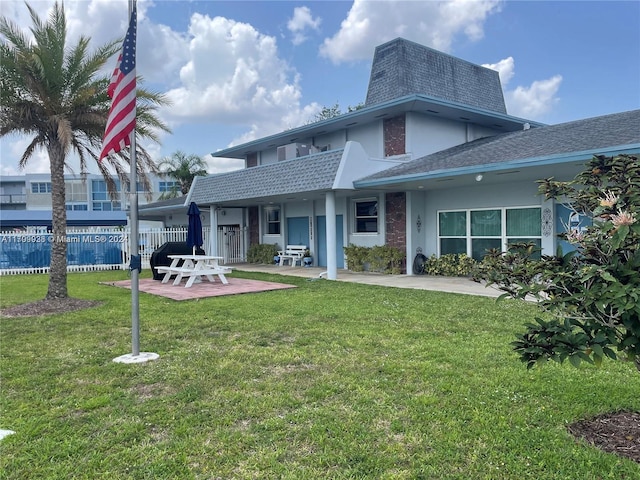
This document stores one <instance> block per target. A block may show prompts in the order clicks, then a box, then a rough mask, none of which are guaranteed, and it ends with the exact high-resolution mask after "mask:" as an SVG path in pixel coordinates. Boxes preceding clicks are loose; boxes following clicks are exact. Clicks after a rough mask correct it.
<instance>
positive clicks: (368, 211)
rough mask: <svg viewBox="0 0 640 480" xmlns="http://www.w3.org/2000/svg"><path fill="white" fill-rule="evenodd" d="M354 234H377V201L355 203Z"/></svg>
mask: <svg viewBox="0 0 640 480" xmlns="http://www.w3.org/2000/svg"><path fill="white" fill-rule="evenodd" d="M354 230H355V232H356V233H378V201H377V200H359V201H356V202H355V228H354Z"/></svg>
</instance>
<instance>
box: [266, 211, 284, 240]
mask: <svg viewBox="0 0 640 480" xmlns="http://www.w3.org/2000/svg"><path fill="white" fill-rule="evenodd" d="M265 212H266V227H267V231H266V233H267V235H280V209H279V208H268V209H267V210H266V211H265Z"/></svg>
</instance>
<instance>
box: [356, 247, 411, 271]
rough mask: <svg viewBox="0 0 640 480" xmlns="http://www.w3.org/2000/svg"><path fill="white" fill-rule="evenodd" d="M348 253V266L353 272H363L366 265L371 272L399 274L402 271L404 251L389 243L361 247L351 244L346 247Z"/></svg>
mask: <svg viewBox="0 0 640 480" xmlns="http://www.w3.org/2000/svg"><path fill="white" fill-rule="evenodd" d="M344 252H345V254H346V255H347V268H348V269H349V270H351V271H352V272H362V271H364V270H365V266H367V265H368V269H369V271H371V272H382V273H391V274H399V273H401V271H402V264H403V261H404V258H405V256H404V252H403V251H402V250H401V249H399V248H396V247H391V246H389V245H375V246H373V247H361V246H359V245H353V244H349V246H347V247H344Z"/></svg>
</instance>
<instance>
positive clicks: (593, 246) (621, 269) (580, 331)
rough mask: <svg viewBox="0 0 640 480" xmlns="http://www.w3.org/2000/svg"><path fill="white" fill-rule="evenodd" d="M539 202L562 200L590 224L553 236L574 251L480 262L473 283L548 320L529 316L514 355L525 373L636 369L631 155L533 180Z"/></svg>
mask: <svg viewBox="0 0 640 480" xmlns="http://www.w3.org/2000/svg"><path fill="white" fill-rule="evenodd" d="M538 183H539V184H540V188H539V192H540V193H541V194H544V195H545V197H546V198H547V199H555V200H558V201H562V202H566V203H568V204H569V207H570V208H572V209H573V210H574V211H575V212H576V213H579V214H581V215H585V216H588V217H590V218H592V219H593V225H591V226H588V227H585V228H583V229H580V230H569V231H568V232H566V233H563V234H561V235H560V236H561V238H564V239H565V240H566V241H568V242H569V243H571V244H572V245H573V247H574V248H575V250H574V251H571V252H569V253H566V254H564V253H563V252H562V249H560V248H558V251H557V252H556V255H552V256H549V255H542V256H541V257H539V259H538V258H536V255H537V254H539V249H538V248H537V247H535V246H534V245H524V244H520V245H514V246H513V247H512V248H510V249H509V250H508V251H507V252H504V253H502V252H491V253H490V254H489V255H487V256H486V257H485V259H484V260H483V262H482V264H481V265H480V268H479V269H478V274H477V277H478V278H481V279H484V280H487V281H488V282H489V283H490V284H495V285H497V286H498V287H499V288H500V289H501V290H503V291H504V292H505V295H503V296H510V297H514V298H522V299H523V298H525V297H526V298H529V299H533V300H536V301H537V302H538V305H539V306H540V307H541V309H542V310H543V311H545V312H546V313H548V314H549V316H548V317H545V318H544V319H542V318H536V321H535V323H530V324H527V325H526V332H525V333H524V334H522V335H519V336H518V337H517V341H515V342H514V349H515V350H516V351H517V352H518V353H519V355H520V358H521V360H522V361H523V362H526V363H527V366H528V367H532V366H534V365H535V364H537V363H539V362H543V361H546V360H549V359H550V360H555V361H558V362H563V361H564V360H567V359H568V360H569V361H570V362H571V363H572V364H573V365H575V366H577V365H579V364H580V362H581V361H586V362H589V363H595V364H596V365H598V364H600V362H602V360H603V358H604V357H609V358H613V359H615V358H618V357H619V356H622V357H623V358H628V359H629V360H634V361H635V364H636V366H637V367H638V369H639V370H640V274H639V273H638V272H639V271H640V162H639V161H638V157H637V156H635V155H620V156H616V157H605V156H600V155H598V156H595V157H594V158H593V159H592V160H591V161H590V162H588V164H587V168H586V170H585V171H584V172H582V173H581V174H579V175H578V176H577V177H576V178H575V179H574V180H572V181H570V182H559V181H555V180H554V179H552V178H548V179H544V180H540V181H539V182H538Z"/></svg>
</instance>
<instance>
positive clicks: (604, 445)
mask: <svg viewBox="0 0 640 480" xmlns="http://www.w3.org/2000/svg"><path fill="white" fill-rule="evenodd" d="M569 433H571V434H572V435H573V436H575V437H577V438H581V439H583V440H585V441H586V442H588V443H590V444H592V445H593V446H595V447H597V448H599V449H601V450H604V451H605V452H609V453H615V454H617V455H620V456H621V457H626V458H630V459H631V460H633V461H635V462H638V463H640V413H638V412H616V413H607V414H604V415H599V416H597V417H594V418H590V419H587V420H582V421H580V422H577V423H574V424H572V425H570V426H569Z"/></svg>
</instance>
